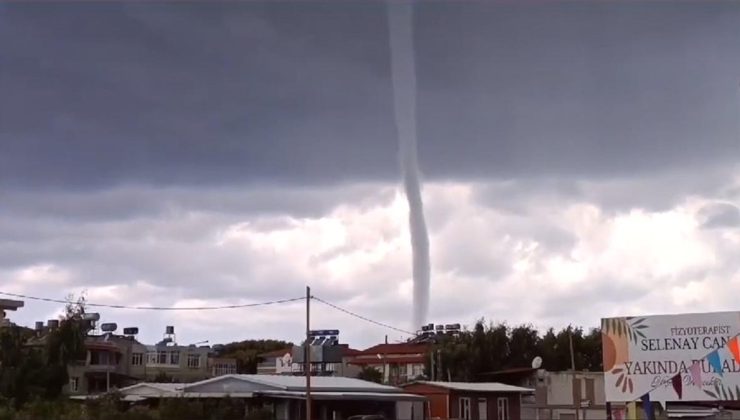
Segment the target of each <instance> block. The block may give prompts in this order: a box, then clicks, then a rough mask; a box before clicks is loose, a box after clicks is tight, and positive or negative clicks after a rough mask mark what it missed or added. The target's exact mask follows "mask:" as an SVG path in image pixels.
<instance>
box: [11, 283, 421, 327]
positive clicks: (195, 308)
mask: <svg viewBox="0 0 740 420" xmlns="http://www.w3.org/2000/svg"><path fill="white" fill-rule="evenodd" d="M0 295H3V296H10V297H14V298H18V299H26V300H35V301H40V302H50V303H60V304H63V305H66V304H69V303H75V302H74V301H71V300H65V299H53V298H47V297H39V296H31V295H23V294H20V293H10V292H3V291H0ZM311 299H312V300H315V301H317V302H319V303H322V304H324V305H326V306H328V307H330V308H332V309H334V310H337V311H340V312H343V313H345V314H347V315H350V316H353V317H355V318H357V319H360V320H363V321H365V322H369V323H371V324H375V325H377V326H380V327H383V328H387V329H390V330H393V331H397V332H400V333H403V334H407V335H410V336H415V335H416V334H415V333H413V332H410V331H406V330H404V329H402V328H398V327H394V326H393V325H389V324H386V323H383V322H380V321H376V320H374V319H371V318H368V317H366V316H362V315H360V314H358V313H356V312H352V311H350V310H348V309H345V308H342V307H341V306H338V305H335V304H333V303H330V302H327V301H325V300H323V299H321V298H318V297H316V296H311ZM301 300H306V297H305V296H301V297H294V298H288V299H278V300H271V301H265V302H255V303H243V304H237V305H221V306H181V307H173V306H130V305H113V304H106V303H95V302H85V303H84V305H85V306H87V307H95V308H110V309H130V310H137V311H213V310H223V309H239V308H253V307H258V306H269V305H280V304H285V303H291V302H297V301H301Z"/></svg>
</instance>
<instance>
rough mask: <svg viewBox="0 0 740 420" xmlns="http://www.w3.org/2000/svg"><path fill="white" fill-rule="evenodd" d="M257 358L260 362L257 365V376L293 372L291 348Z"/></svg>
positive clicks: (263, 354)
mask: <svg viewBox="0 0 740 420" xmlns="http://www.w3.org/2000/svg"><path fill="white" fill-rule="evenodd" d="M257 357H259V360H260V361H259V363H258V364H257V374H259V375H284V374H290V373H291V372H292V371H293V348H292V347H287V348H284V349H280V350H275V351H271V352H268V353H262V354H260V355H258V356H257Z"/></svg>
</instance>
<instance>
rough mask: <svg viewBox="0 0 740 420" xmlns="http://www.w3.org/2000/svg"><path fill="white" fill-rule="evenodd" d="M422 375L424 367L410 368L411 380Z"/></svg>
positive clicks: (414, 366) (415, 366)
mask: <svg viewBox="0 0 740 420" xmlns="http://www.w3.org/2000/svg"><path fill="white" fill-rule="evenodd" d="M423 374H424V365H413V366H412V368H411V379H416V378H418V377H419V376H422V375H423Z"/></svg>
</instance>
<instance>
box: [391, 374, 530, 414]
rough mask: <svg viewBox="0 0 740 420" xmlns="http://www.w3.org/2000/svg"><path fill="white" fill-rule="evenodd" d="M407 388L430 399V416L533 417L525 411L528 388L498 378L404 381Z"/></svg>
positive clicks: (408, 390) (405, 388)
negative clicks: (524, 400) (485, 380)
mask: <svg viewBox="0 0 740 420" xmlns="http://www.w3.org/2000/svg"><path fill="white" fill-rule="evenodd" d="M402 388H403V389H404V390H405V391H407V392H409V393H412V394H418V395H423V396H424V397H426V398H427V400H428V401H429V413H428V414H429V418H430V419H432V420H434V419H440V420H447V419H459V420H521V419H526V420H531V419H530V418H528V417H525V416H523V415H522V410H521V405H522V403H521V401H522V395H525V394H529V393H532V392H533V390H532V389H529V388H522V387H517V386H512V385H505V384H501V383H497V382H483V383H473V382H429V381H418V382H411V383H409V384H406V385H403V387H402Z"/></svg>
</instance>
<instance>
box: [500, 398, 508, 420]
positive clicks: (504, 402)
mask: <svg viewBox="0 0 740 420" xmlns="http://www.w3.org/2000/svg"><path fill="white" fill-rule="evenodd" d="M497 406H498V420H509V399H508V398H506V397H502V398H499V399H498V401H497Z"/></svg>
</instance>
